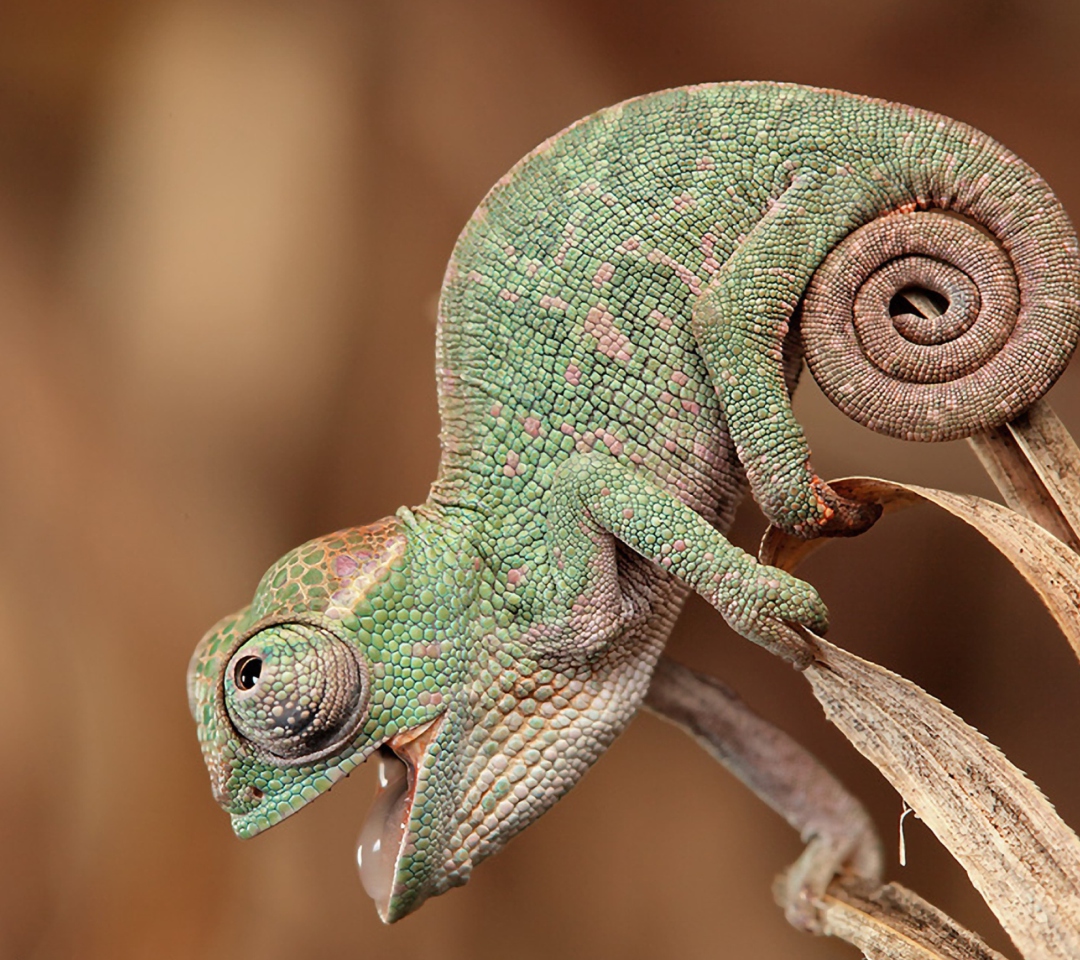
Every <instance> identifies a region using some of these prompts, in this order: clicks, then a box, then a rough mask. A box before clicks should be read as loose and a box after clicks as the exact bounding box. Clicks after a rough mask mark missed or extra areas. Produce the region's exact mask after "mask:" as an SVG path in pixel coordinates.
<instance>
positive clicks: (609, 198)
mask: <svg viewBox="0 0 1080 960" xmlns="http://www.w3.org/2000/svg"><path fill="white" fill-rule="evenodd" d="M600 202H601V203H602V204H604V205H605V206H608V207H613V206H615V204H617V203H618V202H619V201H618V200H616V199H615V194H613V193H605V194H603V195H602V196H601V197H600Z"/></svg>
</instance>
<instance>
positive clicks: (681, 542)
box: [671, 540, 686, 553]
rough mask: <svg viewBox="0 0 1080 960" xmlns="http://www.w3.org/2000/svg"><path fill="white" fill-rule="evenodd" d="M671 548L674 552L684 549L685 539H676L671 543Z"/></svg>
mask: <svg viewBox="0 0 1080 960" xmlns="http://www.w3.org/2000/svg"><path fill="white" fill-rule="evenodd" d="M671 549H672V550H674V551H675V552H676V553H679V552H680V551H682V550H685V549H686V541H685V540H676V541H675V542H674V543H673V544H672V545H671Z"/></svg>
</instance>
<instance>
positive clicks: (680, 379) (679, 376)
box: [671, 370, 690, 387]
mask: <svg viewBox="0 0 1080 960" xmlns="http://www.w3.org/2000/svg"><path fill="white" fill-rule="evenodd" d="M671 379H672V380H674V381H675V382H676V383H677V384H678V385H679V386H680V387H685V386H686V385H687V384H688V383H689V382H690V378H689V377H688V376H687V375H686V374H685V373H683V372H682V371H681V370H676V371H675V372H674V373H673V374H672V375H671Z"/></svg>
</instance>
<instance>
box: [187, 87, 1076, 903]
mask: <svg viewBox="0 0 1080 960" xmlns="http://www.w3.org/2000/svg"><path fill="white" fill-rule="evenodd" d="M1077 267H1078V258H1077V242H1076V238H1075V236H1074V234H1073V231H1072V228H1071V226H1070V225H1069V223H1068V220H1067V218H1066V217H1065V214H1064V213H1063V211H1062V208H1061V206H1060V204H1059V203H1058V202H1057V200H1056V199H1055V198H1054V196H1053V195H1052V194H1051V193H1050V191H1049V189H1048V188H1047V187H1046V185H1045V184H1044V182H1043V181H1042V180H1041V179H1040V178H1039V177H1038V175H1037V174H1036V173H1035V172H1034V171H1033V170H1032V169H1031V168H1030V167H1028V166H1027V165H1026V164H1024V163H1023V162H1022V161H1020V160H1019V159H1018V158H1016V157H1015V156H1014V155H1012V154H1011V153H1009V151H1007V150H1006V149H1005V148H1003V147H1002V146H1000V145H999V144H997V143H995V142H994V141H993V140H992V139H990V138H989V137H987V136H986V135H984V134H982V133H979V132H978V131H976V130H974V129H972V128H971V127H968V126H966V125H963V124H960V123H957V122H955V121H952V120H948V119H946V118H943V117H940V116H937V115H935V114H931V113H927V112H924V111H920V110H916V109H913V108H910V107H905V106H900V105H896V104H890V103H885V102H882V101H875V100H870V99H866V98H862V97H857V96H852V95H849V94H843V93H838V92H835V91H824V90H816V89H809V88H805V87H798V86H792V85H779V84H767V83H762V84H716V85H703V86H698V87H688V88H683V89H676V90H670V91H666V92H662V93H657V94H651V95H648V96H644V97H641V98H638V99H635V100H631V101H627V102H626V103H623V104H620V105H618V106H615V107H612V108H609V109H607V110H603V111H601V112H599V113H597V114H595V115H593V116H591V117H588V118H586V119H584V120H582V121H580V122H578V123H577V124H575V125H573V126H572V127H570V128H569V129H567V130H565V131H563V132H562V133H560V134H558V135H557V136H555V137H553V138H552V139H550V140H548V141H547V142H545V143H544V144H542V145H541V146H540V147H538V148H537V149H536V150H535V151H534V152H533V153H531V154H529V155H528V156H527V157H525V158H524V159H523V160H522V161H521V162H520V163H518V164H517V165H516V166H515V167H514V168H513V169H512V170H511V171H510V172H509V173H508V174H507V175H506V176H505V177H504V178H503V179H502V180H500V181H499V183H498V184H496V185H495V187H494V188H493V189H492V190H491V192H490V193H489V194H488V196H487V197H486V198H485V199H484V201H483V202H482V203H481V205H480V207H479V208H478V209H477V211H476V213H475V214H474V215H473V217H472V219H471V220H470V222H469V223H468V225H467V226H466V228H465V230H464V232H463V233H462V235H461V238H460V239H459V241H458V243H457V245H456V247H455V249H454V252H453V256H452V258H451V260H450V264H449V268H448V270H447V273H446V278H445V282H444V286H443V293H442V298H441V303H440V308H439V332H438V347H437V375H438V385H439V397H440V412H441V416H442V423H443V427H442V434H441V443H442V461H441V465H440V469H439V474H438V478H437V479H436V481H435V483H434V485H433V486H432V489H431V494H430V497H429V499H428V501H427V502H426V503H425V504H423V505H422V506H420V507H417V508H415V509H413V510H408V509H405V508H403V509H402V510H400V511H399V512H398V514H397V515H396V516H394V517H390V518H387V519H385V520H382V521H379V522H378V523H376V524H373V525H370V526H367V527H358V528H353V529H350V530H345V531H340V532H337V533H333V534H330V535H328V536H325V537H321V538H319V539H316V540H313V541H310V542H309V543H306V544H304V545H303V546H301V547H299V548H297V549H296V550H294V551H292V552H291V553H289V554H287V555H286V556H285V557H283V558H282V559H281V560H279V561H278V562H277V563H276V564H275V565H274V566H273V567H271V569H270V570H269V571H268V572H267V573H266V575H265V576H264V578H263V579H262V581H261V583H260V584H259V587H258V589H257V591H256V594H255V597H254V600H253V601H252V603H251V605H250V606H249V607H246V608H245V609H243V610H241V611H240V612H239V613H237V614H236V615H234V616H231V617H228V618H226V619H225V620H223V621H222V622H221V623H220V624H218V625H217V626H216V627H215V628H214V629H212V630H211V631H210V633H208V634H207V636H206V637H205V638H204V639H203V641H202V642H201V644H200V645H199V648H198V650H197V651H196V654H195V657H194V659H193V661H192V667H191V671H190V675H189V692H190V697H191V703H192V710H193V713H194V715H195V718H196V720H197V721H198V725H199V736H200V739H201V743H202V747H203V751H204V755H205V758H206V762H207V765H208V767H209V770H210V774H211V779H212V783H213V789H214V793H215V796H216V797H217V799H218V801H219V802H220V803H221V804H222V805H223V806H224V807H225V809H226V810H228V812H229V813H230V814H231V815H232V818H233V825H234V828H235V830H236V832H237V833H238V834H239V835H240V836H242V837H249V836H252V835H254V834H256V833H258V832H260V831H261V830H264V829H266V828H267V827H269V826H271V825H273V824H275V823H277V822H278V821H280V820H281V819H282V818H283V817H285V816H288V815H289V814H291V813H292V812H294V811H295V810H297V809H300V808H301V807H302V806H304V805H305V804H306V803H307V802H308V801H309V800H311V799H314V798H315V797H316V796H318V795H320V794H321V793H323V792H325V791H326V790H328V789H329V788H330V787H331V786H332V785H333V784H334V783H335V782H336V781H337V780H339V779H341V778H342V777H344V776H345V775H346V774H347V773H348V772H349V771H350V770H352V769H353V768H354V767H355V766H356V765H357V764H359V763H361V762H363V761H364V760H365V759H367V758H368V757H370V756H373V755H376V754H377V755H378V756H379V757H380V762H381V763H382V764H383V789H382V791H381V793H380V795H379V798H378V800H377V802H376V809H375V811H373V813H372V816H371V817H370V818H369V821H368V825H367V826H366V827H365V831H364V836H363V837H362V840H361V855H362V859H363V862H362V866H361V870H362V873H363V874H364V875H365V877H364V879H365V885H366V886H367V887H368V889H369V892H371V893H372V895H373V896H374V897H375V899H376V902H377V905H378V908H379V911H380V914H381V915H382V917H383V919H384V920H388V921H392V920H395V919H397V918H399V917H401V916H403V915H405V914H406V913H408V912H409V911H411V910H413V909H414V908H415V907H417V906H418V905H419V904H420V903H421V902H422V901H423V900H424V899H425V898H426V897H428V896H430V895H432V894H436V893H441V892H443V891H445V890H446V889H448V888H449V887H451V886H454V885H456V884H460V883H463V882H465V881H466V880H467V879H468V877H469V874H470V872H471V870H472V868H473V867H474V866H475V865H476V864H477V863H478V862H479V861H480V860H482V859H483V858H484V857H486V856H488V855H489V854H491V853H492V852H494V851H495V850H497V849H498V848H499V847H500V846H502V845H503V844H504V843H505V842H506V841H507V840H508V839H509V838H510V837H511V836H513V835H514V834H515V833H516V832H518V831H519V830H520V829H521V828H522V827H524V826H525V825H527V824H528V823H530V822H531V821H532V820H534V819H535V818H536V817H537V816H538V815H540V814H541V813H542V812H543V811H544V810H546V809H547V808H548V807H550V806H551V804H553V803H554V802H555V801H556V800H557V799H558V798H559V797H560V796H562V795H563V794H564V793H565V792H566V791H567V790H568V789H569V788H570V787H572V786H573V785H574V784H575V783H576V782H577V780H578V779H579V778H580V777H581V775H582V774H583V773H584V772H585V770H587V769H588V767H589V766H590V765H591V764H592V763H593V762H594V761H595V760H596V759H597V757H598V756H599V755H600V754H601V753H602V752H603V751H604V749H605V748H606V747H607V746H608V745H609V744H610V743H611V741H612V740H613V739H614V738H615V737H616V736H617V735H618V734H619V732H620V731H621V730H622V729H623V728H624V727H625V725H626V723H627V722H628V721H629V720H630V718H631V717H632V716H633V715H634V713H635V711H636V710H637V709H638V707H639V706H640V703H641V700H642V697H643V695H644V693H645V691H646V689H647V686H648V684H649V679H650V675H651V671H652V669H653V666H654V664H655V662H656V659H657V657H658V656H659V654H660V652H661V649H662V647H663V644H664V641H665V639H666V637H667V635H668V633H669V631H670V629H671V626H672V624H673V623H674V620H675V617H676V615H677V613H678V611H679V608H680V604H681V603H682V601H683V599H684V597H685V595H686V593H687V591H688V590H690V589H692V590H695V591H697V592H698V593H700V594H701V595H702V596H704V597H705V598H706V599H708V600H709V601H710V602H711V603H712V604H713V605H714V606H716V607H717V609H718V610H719V611H720V612H721V613H722V614H723V615H724V617H725V618H726V619H727V620H728V622H729V623H730V624H731V625H732V626H733V627H734V628H735V629H736V630H737V631H739V632H740V633H742V634H744V635H745V636H748V637H750V638H751V639H753V640H755V641H757V642H759V643H762V644H764V645H765V646H766V647H768V648H769V649H771V650H773V651H774V652H776V653H778V654H780V655H782V656H784V657H786V658H787V659H788V660H790V661H792V662H794V663H795V664H796V665H797V666H798V665H800V664H805V663H806V662H807V658H808V657H809V656H812V652H811V651H810V649H809V648H808V646H807V643H806V641H805V640H804V639H803V637H802V635H801V634H800V633H798V632H797V631H796V630H795V629H793V627H792V625H793V624H795V625H803V626H806V627H809V628H811V629H814V630H822V629H824V627H825V619H826V611H825V608H824V606H823V605H822V602H821V600H820V599H819V597H818V596H817V594H816V592H815V591H814V590H813V588H812V587H810V586H809V585H807V584H805V583H803V582H801V581H799V580H796V579H794V578H792V577H790V576H789V575H787V574H785V573H782V572H781V571H779V570H776V569H773V568H771V567H767V566H763V565H760V564H758V563H757V562H756V561H755V560H754V559H753V558H752V557H750V556H749V555H747V554H745V553H744V552H742V551H741V550H738V549H736V548H734V547H732V546H731V545H730V544H729V543H728V542H727V540H726V539H725V538H724V536H723V531H725V530H726V529H727V527H728V525H729V524H730V522H731V520H732V515H733V512H734V510H735V508H736V506H737V504H738V502H739V500H740V498H741V496H742V495H743V493H744V491H745V490H746V488H747V487H748V486H749V489H750V490H751V491H752V493H753V496H754V498H755V499H756V500H757V502H758V503H759V504H760V505H761V506H762V508H763V509H764V511H765V513H766V514H767V515H768V517H769V518H770V519H771V520H772V521H773V522H774V523H777V524H778V525H780V526H782V527H785V528H786V529H788V530H790V531H794V532H796V533H799V534H801V535H803V536H817V535H820V534H844V533H854V532H858V531H860V530H862V529H865V527H867V526H869V524H870V523H872V522H873V520H874V519H875V514H874V512H873V511H872V510H870V509H869V508H867V507H865V506H860V505H856V504H851V503H848V502H846V501H844V500H842V499H841V498H839V497H838V496H837V495H835V494H834V493H833V492H832V491H831V489H830V488H829V487H828V486H827V485H826V484H825V483H824V482H823V481H821V480H820V479H819V478H818V477H816V476H815V474H814V473H813V471H812V469H811V467H810V463H809V450H808V447H807V444H806V440H805V438H804V436H803V433H802V430H801V429H800V427H799V425H798V423H797V422H796V421H795V420H794V418H793V416H792V413H791V406H790V401H789V388H791V387H793V385H794V378H795V371H796V369H797V366H798V364H799V362H800V354H801V346H800V340H799V337H798V335H797V334H798V330H797V329H796V328H797V327H798V323H797V322H796V321H799V320H801V325H802V328H803V329H802V342H803V343H805V348H806V352H807V355H808V356H807V359H808V362H809V365H810V367H811V371H812V372H813V373H814V375H815V376H816V377H817V378H818V379H819V381H820V382H821V383H822V386H823V388H824V389H825V391H826V392H827V393H828V394H829V396H830V397H831V398H832V399H833V400H834V401H835V402H836V403H837V404H838V405H840V406H841V407H842V408H843V409H845V411H847V412H848V413H849V414H850V415H852V416H853V417H855V418H856V419H859V420H861V421H862V422H865V423H867V424H868V425H869V426H871V427H873V428H875V429H878V430H881V431H884V432H888V433H892V434H894V435H897V436H903V437H908V438H910V439H952V438H956V437H959V436H963V435H966V434H970V433H972V432H975V431H977V430H981V429H985V428H988V427H990V426H993V425H996V424H999V423H1001V422H1003V421H1005V420H1006V419H1008V418H1010V417H1011V416H1013V415H1015V414H1016V413H1017V412H1019V411H1020V410H1022V409H1023V408H1024V407H1026V406H1027V405H1029V404H1030V403H1031V402H1033V401H1034V400H1035V399H1037V398H1038V397H1039V396H1040V395H1041V394H1042V393H1043V392H1045V390H1046V389H1048V387H1049V385H1050V384H1051V383H1052V382H1053V380H1054V378H1055V377H1056V376H1057V375H1058V373H1060V371H1061V370H1062V369H1063V368H1064V366H1065V364H1066V362H1067V361H1068V358H1069V356H1070V354H1071V353H1072V350H1073V347H1074V345H1075V342H1076V337H1077V329H1078V323H1080V302H1078V296H1080V287H1078V282H1077V281H1078V277H1080V273H1078V270H1077ZM912 287H914V288H918V289H919V290H921V291H922V293H923V294H924V295H931V296H935V297H937V298H938V300H939V302H941V303H942V304H944V305H946V306H947V309H945V310H944V313H943V315H942V316H940V317H934V316H932V315H931V316H923V315H922V314H920V313H919V312H918V311H915V310H914V309H912V308H910V306H905V305H904V302H903V301H902V300H901V301H897V299H896V297H897V295H898V294H900V293H902V292H903V291H904V290H906V289H908V288H912ZM927 291H929V294H927ZM898 303H899V306H897V304H898ZM930 313H931V314H932V313H933V311H930Z"/></svg>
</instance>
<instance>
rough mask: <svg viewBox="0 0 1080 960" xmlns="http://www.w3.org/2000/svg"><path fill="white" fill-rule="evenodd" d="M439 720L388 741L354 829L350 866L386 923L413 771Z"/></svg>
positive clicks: (414, 777) (410, 798)
mask: <svg viewBox="0 0 1080 960" xmlns="http://www.w3.org/2000/svg"><path fill="white" fill-rule="evenodd" d="M442 720H443V718H442V717H436V718H435V719H434V720H430V721H428V722H427V723H424V724H421V725H420V726H418V727H413V728H412V729H410V730H403V731H401V732H400V733H398V734H397V735H395V736H393V737H391V738H390V739H389V740H388V741H387V742H386V744H385V745H384V746H383V747H382V748H381V749H380V750H379V790H378V793H376V794H375V802H374V803H373V804H372V805H371V811H370V812H369V813H368V815H367V819H366V820H365V821H364V825H363V827H361V828H360V839H359V841H358V842H357V845H356V864H357V866H358V867H359V868H360V882H361V883H362V884H363V885H364V890H366V891H367V894H368V896H369V897H371V899H372V900H374V901H375V907H376V909H377V910H378V911H379V916H380V917H381V918H382V919H383V920H384V921H387V920H388V918H389V915H390V900H391V898H392V897H393V895H394V880H395V877H396V873H397V861H398V856H399V855H400V853H401V846H402V843H403V841H404V839H405V832H406V830H407V829H408V826H409V817H410V815H411V811H412V802H413V799H414V798H415V794H416V784H417V770H419V769H420V765H421V762H422V761H423V758H424V754H425V753H426V751H427V748H428V746H429V745H430V744H431V741H432V740H434V739H435V736H436V734H438V732H439V729H440V728H441V727H442Z"/></svg>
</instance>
